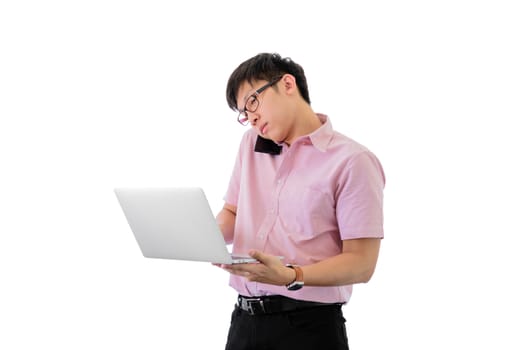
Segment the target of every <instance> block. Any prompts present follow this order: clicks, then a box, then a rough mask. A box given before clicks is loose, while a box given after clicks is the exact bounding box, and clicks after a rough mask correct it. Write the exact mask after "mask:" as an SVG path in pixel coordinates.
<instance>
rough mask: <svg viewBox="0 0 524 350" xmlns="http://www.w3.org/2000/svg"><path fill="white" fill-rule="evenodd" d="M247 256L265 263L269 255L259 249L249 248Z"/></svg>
mask: <svg viewBox="0 0 524 350" xmlns="http://www.w3.org/2000/svg"><path fill="white" fill-rule="evenodd" d="M249 256H250V257H252V258H254V259H257V260H258V261H260V262H261V263H262V264H266V263H267V262H268V258H269V255H267V254H264V253H262V252H261V251H259V250H250V251H249Z"/></svg>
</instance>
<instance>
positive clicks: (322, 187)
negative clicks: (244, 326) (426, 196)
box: [224, 114, 385, 302]
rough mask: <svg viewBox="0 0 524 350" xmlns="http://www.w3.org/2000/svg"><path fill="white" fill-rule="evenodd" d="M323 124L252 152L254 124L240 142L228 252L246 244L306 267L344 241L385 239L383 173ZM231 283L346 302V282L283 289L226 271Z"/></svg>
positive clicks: (247, 289) (254, 290) (244, 290)
mask: <svg viewBox="0 0 524 350" xmlns="http://www.w3.org/2000/svg"><path fill="white" fill-rule="evenodd" d="M318 116H319V118H320V120H321V121H322V122H323V125H322V126H321V127H320V128H319V129H317V130H315V131H314V132H313V133H311V134H309V135H306V136H303V137H301V138H299V139H297V140H296V141H295V142H294V143H293V144H292V145H291V146H289V147H288V146H287V145H285V144H284V145H282V153H281V154H280V155H269V154H266V153H259V152H255V151H254V145H255V142H256V139H257V133H256V130H255V129H250V130H249V131H247V132H246V133H245V134H244V136H243V139H242V142H241V144H240V149H239V152H238V156H237V159H236V163H235V167H234V170H233V174H232V177H231V180H230V183H229V188H228V191H227V193H226V196H225V198H224V199H225V201H226V203H229V204H231V205H234V206H236V207H237V215H236V222H235V232H234V240H233V253H237V254H245V253H246V252H247V251H248V250H250V249H258V250H260V251H262V252H265V253H269V254H272V255H279V256H283V257H284V263H290V264H298V265H309V264H314V263H316V262H318V261H321V260H324V259H326V258H328V257H331V256H334V255H337V254H339V253H341V251H342V240H346V239H355V238H365V237H375V238H383V236H384V233H383V212H382V202H383V188H384V184H385V178H384V172H383V170H382V167H381V165H380V162H379V161H378V159H377V158H376V157H375V155H374V154H373V153H371V152H370V151H369V150H368V149H366V148H365V147H364V146H362V145H360V144H358V143H357V142H355V141H353V140H352V139H350V138H348V137H346V136H344V135H342V134H340V133H338V132H336V131H334V130H333V128H332V126H331V123H330V121H329V119H328V118H327V116H325V115H322V114H318ZM230 285H231V286H232V287H233V288H234V289H236V290H237V292H238V293H239V294H242V295H245V296H261V295H274V294H278V295H285V296H288V297H291V298H295V299H302V300H313V301H319V302H347V301H348V300H349V298H350V296H351V291H352V286H351V285H347V286H337V287H312V286H307V285H306V286H304V287H303V288H302V289H301V290H298V291H288V290H287V289H286V288H285V287H283V286H275V285H269V284H263V283H257V282H248V281H247V280H246V279H245V278H243V277H240V276H235V275H231V279H230Z"/></svg>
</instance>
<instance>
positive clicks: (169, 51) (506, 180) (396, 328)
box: [0, 0, 524, 350]
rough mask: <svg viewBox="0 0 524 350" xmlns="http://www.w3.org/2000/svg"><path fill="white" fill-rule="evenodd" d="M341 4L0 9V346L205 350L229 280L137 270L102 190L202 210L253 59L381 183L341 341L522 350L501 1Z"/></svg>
mask: <svg viewBox="0 0 524 350" xmlns="http://www.w3.org/2000/svg"><path fill="white" fill-rule="evenodd" d="M342 3H343V2H342V1H340V2H335V1H330V0H327V1H321V2H318V1H283V0H280V1H258V2H247V1H246V2H243V1H212V0H205V1H192V2H175V1H116V0H104V1H56V0H50V1H22V0H21V1H3V2H2V3H1V4H0V118H1V119H0V284H1V287H0V348H2V349H124V348H131V349H153V348H154V349H182V348H184V349H185V348H191V349H222V348H223V345H224V343H225V339H226V334H227V330H228V326H229V317H230V311H231V309H232V305H233V303H234V298H235V293H234V292H233V291H232V290H231V289H230V288H229V287H228V285H227V277H228V276H227V275H226V273H225V272H224V271H222V270H220V269H218V268H215V267H213V266H211V265H209V264H207V263H186V262H176V261H160V260H151V259H145V258H143V257H142V255H141V254H140V251H139V249H138V246H137V245H136V242H135V241H134V238H133V237H132V234H131V232H130V230H129V228H128V226H127V223H126V222H125V219H124V216H123V214H122V212H121V210H120V207H119V206H118V203H117V201H116V198H115V197H114V194H113V188H114V187H117V186H127V185H130V186H135V185H136V186H139V185H148V186H164V185H198V186H202V187H203V188H204V189H205V191H206V193H207V196H208V198H209V199H210V201H211V204H212V207H213V210H214V211H215V212H217V211H218V209H219V208H220V206H221V205H222V196H223V195H224V193H225V190H226V186H227V182H228V179H229V175H230V172H231V167H232V165H233V161H234V157H235V155H236V150H237V146H238V142H239V139H240V136H241V134H242V133H243V132H244V129H243V128H242V127H241V126H240V125H238V124H237V122H236V120H235V118H236V115H235V114H234V113H233V112H232V111H231V110H229V109H228V107H227V105H226V101H225V84H226V81H227V78H228V77H229V74H230V73H231V72H232V70H233V69H234V68H235V67H236V66H237V65H238V64H239V63H241V62H242V61H244V60H245V59H247V58H249V57H251V56H253V55H255V54H257V53H259V52H279V53H280V54H282V55H283V56H289V57H291V58H292V59H294V60H295V61H297V62H299V63H300V64H302V66H303V67H304V69H305V71H306V75H307V77H308V82H309V85H310V95H311V98H312V106H313V108H314V109H315V110H316V111H318V112H323V113H326V114H328V115H329V116H330V118H331V120H332V123H333V125H334V127H335V128H336V129H337V130H339V131H341V132H343V133H345V134H347V135H349V136H350V137H352V138H354V139H355V140H357V141H359V142H361V143H363V144H364V145H366V146H368V147H369V148H370V149H371V150H372V151H374V152H375V153H376V154H377V156H378V157H379V158H380V160H381V161H382V163H383V166H384V168H385V171H386V176H387V184H386V191H385V216H386V222H385V230H386V238H385V239H384V241H383V245H382V250H381V256H380V259H379V264H378V266H377V270H376V273H375V275H374V277H373V279H372V281H371V282H370V283H368V284H366V285H358V286H356V287H355V291H354V295H353V298H352V300H351V301H350V303H349V304H348V305H347V306H345V307H344V312H345V314H346V317H347V320H348V324H347V325H348V332H349V338H350V347H351V348H352V349H359V350H364V349H385V348H388V349H443V348H445V349H473V348H475V349H522V348H523V347H524V342H523V340H522V335H521V331H522V321H523V318H522V315H523V312H524V308H523V302H522V295H523V294H524V288H523V287H522V266H524V264H523V263H524V261H523V259H522V254H521V248H520V246H519V245H520V244H521V242H522V237H521V236H522V235H523V233H524V225H523V223H522V214H523V207H524V206H523V202H522V201H523V195H524V190H523V185H522V181H523V178H524V170H523V167H522V164H523V157H522V150H523V149H524V142H523V141H522V135H521V134H522V130H523V127H522V124H521V120H522V119H523V117H524V113H523V96H524V83H523V81H524V69H523V66H524V65H523V62H524V52H523V43H524V40H523V39H524V38H523V34H522V33H524V25H523V20H522V19H523V18H524V13H523V11H522V10H521V9H520V8H519V7H518V5H519V1H463V0H454V1H438V2H437V1H434V2H429V1H366V2H350V3H347V4H342Z"/></svg>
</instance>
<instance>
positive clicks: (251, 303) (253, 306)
mask: <svg viewBox="0 0 524 350" xmlns="http://www.w3.org/2000/svg"><path fill="white" fill-rule="evenodd" d="M246 308H247V312H248V313H249V314H250V315H251V316H253V315H256V314H257V313H263V314H265V313H266V308H265V307H264V300H262V299H247V300H246Z"/></svg>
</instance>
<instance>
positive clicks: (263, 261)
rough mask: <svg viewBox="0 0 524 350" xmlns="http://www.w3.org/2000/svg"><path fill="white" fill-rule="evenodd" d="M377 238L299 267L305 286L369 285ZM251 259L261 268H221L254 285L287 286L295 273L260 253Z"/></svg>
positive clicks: (346, 244) (345, 246)
mask: <svg viewBox="0 0 524 350" xmlns="http://www.w3.org/2000/svg"><path fill="white" fill-rule="evenodd" d="M380 241H381V239H380V238H358V239H349V240H344V241H342V253H341V254H338V255H335V256H333V257H331V258H328V259H326V260H323V261H320V262H318V263H315V264H311V265H305V266H301V268H302V270H303V272H304V284H305V285H306V286H340V285H347V284H355V283H365V282H368V281H369V280H370V278H371V276H372V275H373V272H374V271H375V266H376V264H377V260H378V253H379V249H380ZM250 255H251V256H252V257H254V258H255V259H257V260H259V261H260V264H239V265H223V268H224V269H226V270H227V271H229V272H230V273H233V274H236V275H240V276H243V277H245V278H246V279H248V280H249V281H253V282H261V283H269V284H275V285H286V284H289V283H290V282H292V281H293V280H294V279H295V272H294V271H293V270H292V269H289V268H287V267H286V266H285V265H284V264H283V263H282V261H281V260H280V259H279V258H278V257H275V256H272V255H267V254H264V253H262V252H260V251H251V252H250Z"/></svg>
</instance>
